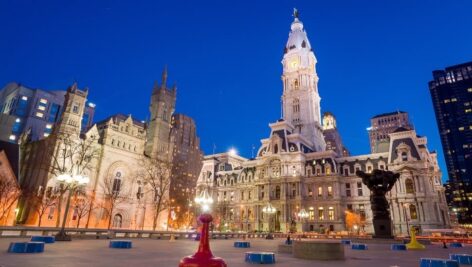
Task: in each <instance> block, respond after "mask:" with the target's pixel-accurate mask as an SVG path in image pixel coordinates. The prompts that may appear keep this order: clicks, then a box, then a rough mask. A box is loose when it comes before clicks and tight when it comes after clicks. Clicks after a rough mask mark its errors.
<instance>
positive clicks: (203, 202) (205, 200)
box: [195, 189, 213, 213]
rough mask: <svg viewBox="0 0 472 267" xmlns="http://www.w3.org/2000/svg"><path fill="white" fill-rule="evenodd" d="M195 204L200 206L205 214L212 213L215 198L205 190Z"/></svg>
mask: <svg viewBox="0 0 472 267" xmlns="http://www.w3.org/2000/svg"><path fill="white" fill-rule="evenodd" d="M195 203H197V205H200V207H201V208H202V211H203V212H204V213H206V212H209V211H210V206H211V204H213V198H212V197H211V196H210V194H208V191H207V190H206V189H204V190H203V191H201V192H200V194H199V195H198V196H197V197H196V198H195Z"/></svg>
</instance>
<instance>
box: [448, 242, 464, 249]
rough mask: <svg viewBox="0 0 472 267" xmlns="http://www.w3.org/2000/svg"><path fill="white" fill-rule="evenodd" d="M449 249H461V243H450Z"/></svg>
mask: <svg viewBox="0 0 472 267" xmlns="http://www.w3.org/2000/svg"><path fill="white" fill-rule="evenodd" d="M449 247H451V248H461V247H463V245H462V243H459V242H452V243H451V244H449Z"/></svg>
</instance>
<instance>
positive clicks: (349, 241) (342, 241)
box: [341, 239, 351, 245]
mask: <svg viewBox="0 0 472 267" xmlns="http://www.w3.org/2000/svg"><path fill="white" fill-rule="evenodd" d="M341 244H343V245H350V244H351V240H346V239H342V240H341Z"/></svg>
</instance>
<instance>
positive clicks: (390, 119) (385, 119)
mask: <svg viewBox="0 0 472 267" xmlns="http://www.w3.org/2000/svg"><path fill="white" fill-rule="evenodd" d="M370 124H371V125H370V127H369V128H368V131H369V140H370V152H371V153H381V152H386V151H388V149H389V147H388V146H389V144H390V140H389V134H391V133H393V132H394V131H396V130H397V129H398V128H400V127H401V128H405V129H408V130H411V129H413V126H412V125H411V123H410V120H409V119H408V113H407V112H404V111H395V112H389V113H383V114H379V115H376V116H374V117H372V118H371V119H370Z"/></svg>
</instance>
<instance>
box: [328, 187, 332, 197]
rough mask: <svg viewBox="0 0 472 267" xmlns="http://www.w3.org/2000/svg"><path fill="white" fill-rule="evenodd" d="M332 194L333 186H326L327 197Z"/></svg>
mask: <svg viewBox="0 0 472 267" xmlns="http://www.w3.org/2000/svg"><path fill="white" fill-rule="evenodd" d="M332 196H333V187H332V186H328V197H332Z"/></svg>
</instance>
